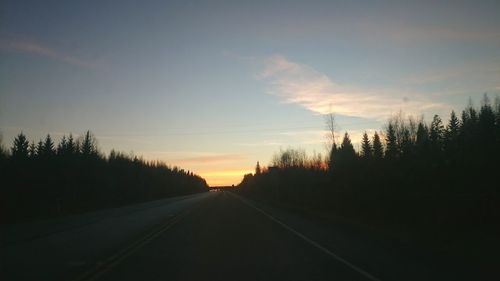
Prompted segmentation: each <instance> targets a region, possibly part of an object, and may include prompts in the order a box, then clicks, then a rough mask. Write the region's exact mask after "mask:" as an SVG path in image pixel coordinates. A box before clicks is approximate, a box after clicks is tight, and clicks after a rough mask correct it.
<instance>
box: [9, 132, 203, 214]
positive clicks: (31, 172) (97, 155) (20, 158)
mask: <svg viewBox="0 0 500 281" xmlns="http://www.w3.org/2000/svg"><path fill="white" fill-rule="evenodd" d="M0 170H1V171H2V179H1V182H2V184H1V187H0V201H1V202H0V208H1V210H0V216H1V217H0V221H1V222H4V223H13V222H19V221H24V220H30V219H36V218H43V217H51V216H58V215H64V214H71V213H79V212H84V211H89V210H96V209H101V208H108V207H115V206H122V205H126V204H130V203H136V202H143V201H149V200H156V199H161V198H166V197H171V196H178V195H187V194H193V193H196V192H204V191H207V190H208V185H207V183H206V182H205V180H204V179H203V178H201V177H200V176H198V175H195V174H194V173H192V172H189V171H185V170H183V169H180V168H178V167H170V166H167V165H166V164H165V163H163V162H160V161H145V160H143V159H142V158H139V157H137V156H134V155H127V154H124V153H121V152H117V151H115V150H111V152H110V153H109V155H108V156H107V157H106V156H105V155H104V154H103V153H102V152H101V151H100V150H99V148H98V145H97V140H96V138H95V136H94V135H93V134H92V133H91V132H90V131H87V132H86V133H85V134H83V135H82V136H81V137H79V138H76V139H75V138H74V137H73V135H72V134H69V136H66V135H65V136H63V137H62V139H61V140H60V142H59V143H57V144H56V143H55V142H54V141H53V139H52V137H51V136H50V135H47V136H46V138H45V139H44V140H40V141H38V142H37V143H35V142H34V141H31V142H30V141H29V140H28V138H27V137H26V135H25V134H24V133H22V132H21V133H19V134H18V135H17V136H16V138H15V139H14V141H13V143H12V147H11V148H10V151H9V150H8V149H6V148H5V147H4V146H2V145H0Z"/></svg>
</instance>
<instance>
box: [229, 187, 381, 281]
mask: <svg viewBox="0 0 500 281" xmlns="http://www.w3.org/2000/svg"><path fill="white" fill-rule="evenodd" d="M228 193H229V194H231V195H232V196H234V197H236V198H238V199H239V200H240V201H241V202H243V203H244V204H246V205H247V206H250V207H252V208H253V209H255V210H256V211H258V212H260V213H261V214H263V215H265V216H266V217H268V218H269V219H271V220H272V221H274V222H275V223H277V224H279V225H281V226H282V227H283V228H285V229H287V230H288V231H290V232H292V233H293V234H295V235H297V236H298V237H300V238H302V240H304V241H306V242H307V243H309V244H310V245H312V246H314V247H316V248H317V249H319V250H321V251H322V252H324V253H326V254H327V255H329V256H331V257H333V258H334V259H336V260H337V261H339V262H341V263H343V264H345V265H346V266H348V267H349V268H351V269H353V270H354V271H356V272H358V273H359V274H361V275H363V276H364V277H366V278H368V279H369V280H372V281H381V280H380V279H378V278H377V277H375V276H373V275H371V274H370V273H368V272H366V271H365V270H363V269H361V268H359V267H358V266H355V265H354V264H352V263H350V262H349V261H347V260H345V259H344V258H342V257H340V256H339V255H337V254H335V253H334V252H332V251H330V250H328V249H327V248H325V247H323V246H321V245H320V244H319V243H318V242H316V241H314V240H312V239H310V238H309V237H307V236H305V235H304V234H302V233H300V232H298V231H297V230H295V229H293V228H292V227H290V226H288V225H286V224H285V223H283V222H282V221H280V220H279V219H277V218H276V217H274V216H272V215H270V214H269V213H267V212H266V211H264V210H262V209H261V208H259V207H257V206H254V205H253V204H251V203H250V202H248V201H247V200H246V199H244V198H242V197H241V196H239V195H237V194H234V193H233V192H228Z"/></svg>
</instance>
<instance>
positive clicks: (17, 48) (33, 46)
mask: <svg viewBox="0 0 500 281" xmlns="http://www.w3.org/2000/svg"><path fill="white" fill-rule="evenodd" d="M0 49H1V50H6V51H11V52H21V53H27V54H31V55H36V56H41V57H46V58H49V59H53V60H57V61H61V62H65V63H68V64H71V65H76V66H80V67H85V68H95V67H96V64H95V62H89V61H85V60H82V59H79V58H77V57H74V56H71V55H68V54H65V53H63V52H60V51H56V50H54V49H52V48H49V47H47V46H44V45H42V44H39V43H37V42H33V41H26V40H24V41H19V40H0Z"/></svg>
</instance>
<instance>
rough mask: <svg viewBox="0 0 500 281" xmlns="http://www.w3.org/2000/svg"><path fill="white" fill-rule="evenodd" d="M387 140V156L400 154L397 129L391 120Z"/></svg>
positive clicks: (391, 156)
mask: <svg viewBox="0 0 500 281" xmlns="http://www.w3.org/2000/svg"><path fill="white" fill-rule="evenodd" d="M385 142H386V152H385V156H386V157H387V158H396V157H397V156H398V145H397V138H396V131H395V128H394V125H393V124H392V123H391V122H389V124H388V125H387V131H386V137H385Z"/></svg>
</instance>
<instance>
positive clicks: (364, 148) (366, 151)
mask: <svg viewBox="0 0 500 281" xmlns="http://www.w3.org/2000/svg"><path fill="white" fill-rule="evenodd" d="M372 155H373V148H372V145H371V143H370V139H369V138H368V134H367V133H366V131H365V133H364V134H363V139H362V141H361V156H362V157H363V158H364V159H370V158H371V157H372Z"/></svg>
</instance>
